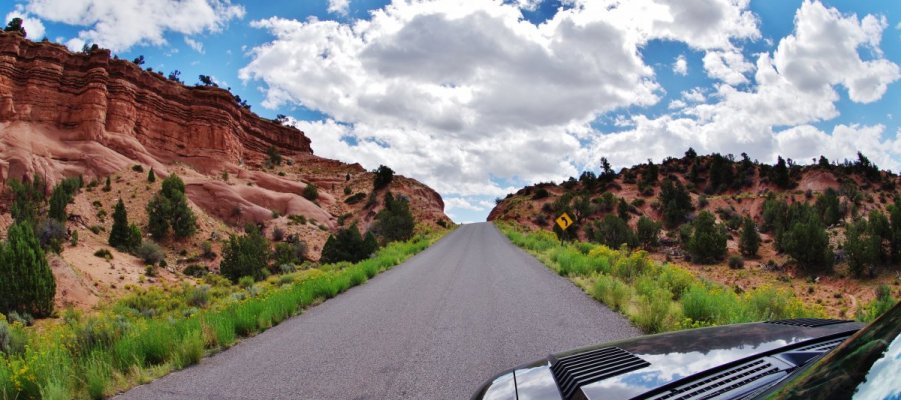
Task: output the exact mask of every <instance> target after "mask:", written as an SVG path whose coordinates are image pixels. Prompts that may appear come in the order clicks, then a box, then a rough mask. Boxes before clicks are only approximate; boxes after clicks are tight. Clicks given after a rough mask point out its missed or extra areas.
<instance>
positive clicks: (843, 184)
mask: <svg viewBox="0 0 901 400" xmlns="http://www.w3.org/2000/svg"><path fill="white" fill-rule="evenodd" d="M898 183H901V177H899V176H898V175H896V174H894V173H892V172H891V171H880V170H879V168H878V167H877V166H876V165H875V164H874V163H873V162H871V161H870V160H869V159H868V158H867V157H866V156H865V155H863V154H862V153H858V154H857V159H856V160H844V161H841V162H836V161H832V162H830V161H829V160H827V159H826V158H825V157H820V158H819V159H818V160H813V163H812V164H810V165H801V164H798V163H797V162H795V161H793V160H791V159H785V158H782V157H778V158H777V161H776V163H775V164H774V165H768V164H766V163H761V162H759V161H757V160H752V159H751V158H750V157H749V156H748V155H747V154H742V155H741V156H740V157H735V156H733V155H731V154H727V155H721V154H717V153H713V154H710V155H705V156H701V155H698V154H697V153H696V152H695V151H694V150H693V149H688V151H686V152H685V155H684V157H682V158H672V157H670V158H667V159H665V160H663V162H662V163H657V164H655V163H654V162H653V161H652V160H648V162H647V163H642V164H639V165H636V166H633V167H630V168H623V169H622V170H621V171H619V172H615V171H613V170H612V168H611V167H610V163H609V162H608V161H607V160H606V159H604V158H601V160H600V173H598V174H596V173H595V172H594V171H591V170H588V171H585V172H583V173H582V174H581V175H580V176H579V177H578V178H575V177H570V178H569V179H568V180H565V181H563V182H561V183H559V184H555V183H553V182H544V183H538V184H535V185H532V186H527V187H525V188H523V189H521V190H519V191H517V192H516V193H511V194H509V195H508V196H507V197H506V198H505V199H498V200H499V201H498V206H497V207H496V208H495V209H494V210H493V211H492V214H491V215H492V218H493V219H494V220H499V221H510V222H515V223H517V224H520V225H523V226H527V227H532V228H539V229H544V230H547V231H552V232H554V233H555V234H556V236H557V238H558V239H562V240H582V241H586V242H592V243H596V244H601V245H605V246H607V247H608V248H611V249H619V248H621V247H622V246H627V247H628V248H630V249H637V248H641V249H643V250H645V251H648V252H650V253H651V254H652V255H653V258H654V259H657V260H664V259H665V260H666V261H674V262H681V263H683V264H682V265H684V266H685V267H686V268H687V269H689V270H691V271H693V272H694V273H695V274H699V276H703V277H706V278H709V279H711V280H715V281H716V282H719V283H720V284H722V285H725V286H726V287H735V288H737V290H739V291H743V290H745V289H747V288H750V287H759V286H764V285H774V286H777V287H779V288H785V289H786V290H791V291H792V292H793V294H794V296H795V297H796V298H798V299H800V300H801V301H803V302H804V303H806V304H813V303H816V304H817V305H822V306H823V307H824V309H825V312H826V314H827V315H830V316H835V317H840V318H849V317H854V316H857V315H859V314H867V313H869V311H866V310H865V308H866V306H867V304H869V303H873V301H874V296H873V294H874V293H875V294H876V296H875V298H876V299H879V298H882V299H889V298H898V297H899V296H901V289H899V288H901V192H899V191H898V190H897V184H898ZM801 188H804V189H801ZM563 213H566V214H568V215H569V216H571V217H572V219H573V222H574V223H573V225H572V226H570V227H569V228H568V229H567V230H566V231H565V232H564V231H562V230H561V229H560V228H559V227H558V226H556V224H554V220H555V218H557V217H558V216H560V215H561V214H563ZM777 280H778V281H777ZM783 283H786V284H787V285H783ZM886 296H888V297H886Z"/></svg>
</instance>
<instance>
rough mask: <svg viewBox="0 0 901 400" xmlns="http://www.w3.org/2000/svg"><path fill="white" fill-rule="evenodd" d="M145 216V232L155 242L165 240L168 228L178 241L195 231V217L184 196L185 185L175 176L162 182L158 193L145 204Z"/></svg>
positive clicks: (170, 176)
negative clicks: (146, 231)
mask: <svg viewBox="0 0 901 400" xmlns="http://www.w3.org/2000/svg"><path fill="white" fill-rule="evenodd" d="M147 215H148V218H149V219H148V222H147V230H148V231H149V232H150V235H151V236H153V238H154V239H156V240H163V239H165V238H166V236H167V235H168V233H169V229H170V227H171V228H172V231H173V233H174V234H175V237H176V238H178V239H183V238H186V237H188V236H191V235H193V234H194V232H195V231H196V230H197V221H196V217H195V216H194V212H193V211H191V207H189V206H188V200H187V197H186V196H185V184H184V182H183V181H182V180H181V178H179V177H178V175H175V174H171V175H169V176H168V177H166V179H164V180H163V184H162V187H161V188H160V191H159V192H157V193H156V194H155V195H154V196H153V198H151V199H150V202H148V203H147Z"/></svg>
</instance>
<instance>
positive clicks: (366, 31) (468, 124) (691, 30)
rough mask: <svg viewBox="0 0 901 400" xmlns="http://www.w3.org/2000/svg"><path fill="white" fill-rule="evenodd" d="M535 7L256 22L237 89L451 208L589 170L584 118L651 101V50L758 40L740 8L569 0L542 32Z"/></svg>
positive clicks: (407, 10)
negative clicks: (435, 194) (646, 56)
mask: <svg viewBox="0 0 901 400" xmlns="http://www.w3.org/2000/svg"><path fill="white" fill-rule="evenodd" d="M530 4H533V2H526V3H524V2H521V1H516V2H510V1H501V0H491V1H488V0H486V1H478V2H475V1H463V0H437V1H422V2H420V1H415V2H410V1H402V0H396V1H393V2H392V3H391V4H389V5H387V6H386V7H384V8H382V9H379V10H375V11H373V12H372V13H371V17H370V18H369V19H366V20H355V21H350V22H347V23H343V22H338V21H331V20H318V19H308V20H304V21H298V20H291V19H284V18H278V17H274V18H269V19H265V20H259V21H254V22H253V25H254V26H256V27H258V28H261V29H265V30H267V31H269V32H270V33H271V34H272V36H273V39H272V40H271V41H270V42H268V43H264V44H261V45H258V46H256V47H255V48H253V49H252V50H251V51H250V54H251V57H252V60H251V61H250V62H249V64H248V65H247V66H246V67H244V68H243V69H242V70H241V71H240V77H241V78H242V79H244V80H245V81H261V82H263V83H264V84H265V94H266V97H265V101H264V106H265V107H269V108H274V107H279V106H288V105H294V104H301V105H303V106H305V107H308V108H311V109H315V110H318V111H321V112H323V113H325V114H327V115H328V116H329V117H330V118H331V119H330V120H327V121H323V122H300V123H299V124H300V127H301V129H302V130H304V131H305V132H306V133H307V134H308V135H309V136H310V137H311V138H312V139H313V146H314V149H315V150H316V152H317V154H322V155H326V156H330V157H336V158H339V159H346V160H354V161H357V160H359V161H360V162H361V163H362V164H363V165H364V166H366V167H367V168H374V167H375V166H377V165H378V164H379V163H384V164H389V165H391V166H392V168H394V169H395V170H397V171H398V172H399V173H402V174H405V175H410V176H414V177H416V178H418V179H420V180H422V181H424V182H425V183H427V184H428V185H430V186H432V187H434V188H436V189H437V190H438V191H439V192H441V193H442V194H443V195H445V197H446V198H458V197H460V198H462V197H465V196H473V195H489V196H502V195H503V194H505V193H507V192H508V191H509V190H511V189H512V188H509V187H504V186H505V185H501V184H499V183H497V182H499V181H504V182H511V181H512V182H516V181H519V180H521V181H525V182H534V181H541V180H556V179H560V178H561V177H566V176H570V175H578V173H579V172H580V170H581V169H582V168H583V167H584V165H585V164H587V163H590V164H591V165H592V166H593V165H594V164H596V160H593V159H592V158H594V157H595V156H596V154H591V153H589V151H588V149H587V148H586V147H585V146H584V143H585V141H590V140H591V138H592V137H593V136H596V135H597V132H595V131H594V130H593V129H592V128H591V127H590V125H589V124H590V123H591V122H592V121H594V120H595V119H597V118H598V117H599V116H601V115H604V114H605V113H608V112H611V111H614V110H617V109H623V108H625V107H630V106H649V105H653V104H656V103H657V102H658V101H659V99H660V97H661V95H662V90H661V87H660V85H659V84H658V83H657V82H656V80H655V77H654V72H653V69H652V68H650V67H649V66H648V65H647V64H646V63H645V62H644V60H643V58H642V56H641V51H640V49H641V47H642V46H643V45H644V44H646V43H647V42H648V41H650V40H653V39H666V40H676V41H680V42H684V43H687V44H688V45H689V46H690V47H691V48H694V49H702V50H716V49H732V48H733V45H732V44H731V40H740V39H753V38H757V37H759V32H758V31H757V27H756V23H757V21H756V18H755V17H754V15H753V14H752V13H751V12H750V11H748V9H747V2H746V1H725V0H724V1H719V0H700V1H698V2H694V3H691V4H688V3H685V2H673V4H670V5H661V4H658V3H657V2H654V1H651V0H635V1H629V2H621V3H611V4H608V5H604V4H601V2H574V3H573V4H572V7H569V8H566V9H562V10H560V11H558V12H557V13H556V14H555V15H554V16H553V17H552V18H550V19H549V20H547V21H545V22H544V23H541V24H537V25H536V24H533V23H531V22H529V21H527V20H525V19H524V18H523V15H522V8H521V7H526V6H529V5H530ZM536 4H537V3H536ZM342 137H344V138H345V140H341V138H342ZM348 138H350V139H352V140H347V139H348ZM350 143H355V144H350Z"/></svg>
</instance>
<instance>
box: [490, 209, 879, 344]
mask: <svg viewBox="0 0 901 400" xmlns="http://www.w3.org/2000/svg"><path fill="white" fill-rule="evenodd" d="M497 226H498V228H500V230H501V231H502V232H504V234H505V235H507V237H508V238H509V239H510V241H511V242H513V244H515V245H517V246H519V247H522V248H523V249H525V250H527V251H529V252H530V253H531V254H533V255H534V256H535V257H536V258H538V259H539V260H540V261H541V262H543V263H544V264H545V265H546V266H547V267H548V268H550V269H551V270H553V271H554V272H556V273H558V274H560V275H561V276H565V277H567V278H569V279H570V280H571V281H573V282H574V283H576V284H577V285H579V286H580V287H582V289H583V290H585V291H586V292H587V293H588V294H590V295H591V296H592V297H593V298H594V299H596V300H598V301H600V302H602V303H604V304H606V305H608V306H609V307H610V308H611V309H613V310H615V311H618V312H620V313H622V314H623V315H624V316H626V317H627V318H629V320H630V321H632V323H633V324H635V325H636V326H637V327H639V328H640V329H642V330H643V331H645V332H647V333H657V332H666V331H672V330H678V329H685V328H694V327H702V326H713V325H723V324H731V323H741V322H752V321H762V320H767V319H782V318H798V317H821V316H823V315H824V311H823V309H822V308H821V307H819V306H806V305H804V304H802V303H801V301H800V300H798V299H797V298H795V297H794V296H793V295H792V294H790V293H789V292H787V291H782V290H777V289H775V288H772V287H762V288H757V289H755V290H751V291H748V292H745V293H742V294H738V293H735V292H734V291H733V290H732V289H730V288H728V287H725V286H722V285H718V284H714V283H711V282H706V281H703V280H701V279H699V278H698V277H696V276H694V275H693V274H692V273H691V272H689V271H688V270H686V269H684V268H681V267H679V266H675V265H671V264H668V263H659V262H655V261H653V260H651V259H650V258H649V257H648V254H647V253H646V252H644V251H630V250H629V249H625V248H624V249H620V250H613V249H610V248H607V247H605V246H602V245H594V244H590V243H561V242H560V240H558V239H557V238H556V237H555V236H554V235H553V234H552V233H550V232H546V231H536V232H527V231H524V230H523V229H522V228H521V227H519V226H515V225H512V224H508V223H498V224H497ZM875 308H878V306H877V307H875Z"/></svg>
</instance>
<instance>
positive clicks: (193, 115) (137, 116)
mask: <svg viewBox="0 0 901 400" xmlns="http://www.w3.org/2000/svg"><path fill="white" fill-rule="evenodd" d="M15 122H27V123H30V124H40V125H45V126H48V127H51V128H55V129H57V130H59V138H60V139H65V140H68V141H73V140H76V141H96V142H98V143H101V144H103V145H106V146H107V147H110V148H112V149H113V150H116V151H117V152H120V153H122V154H124V155H126V156H128V157H129V158H135V159H139V158H140V155H141V154H140V153H145V152H146V153H148V154H149V155H150V156H152V157H153V158H154V159H156V160H158V161H161V162H163V163H169V162H176V161H179V162H184V163H186V164H189V165H191V166H192V167H194V168H195V169H197V170H200V171H214V170H218V169H221V167H222V165H223V164H224V163H240V162H241V161H242V160H245V159H248V158H253V157H255V156H258V155H261V154H263V153H264V152H265V151H266V149H267V148H268V147H269V146H270V145H274V146H275V147H276V148H278V149H279V151H280V152H281V153H282V154H283V155H286V156H291V155H294V154H299V153H309V154H311V153H312V150H311V148H310V140H309V139H308V138H307V137H306V136H304V134H303V132H301V131H299V130H297V129H295V128H292V127H286V126H282V125H281V124H279V123H277V122H275V121H270V120H267V119H264V118H260V117H258V116H256V115H255V114H253V113H251V112H250V111H249V110H247V109H245V108H243V107H241V106H240V105H239V104H238V103H237V102H236V101H235V99H234V98H233V97H232V95H231V94H230V93H228V92H227V91H225V90H223V89H219V88H212V87H188V86H184V85H181V84H179V83H177V82H173V81H170V80H168V79H166V78H165V77H164V76H162V75H161V74H159V73H154V72H148V71H144V70H142V69H141V68H140V67H139V66H137V65H135V64H133V63H131V62H129V61H126V60H117V59H112V58H110V53H109V51H108V50H103V49H101V50H97V51H94V52H92V53H90V54H74V53H70V52H69V51H68V50H67V49H66V48H65V47H64V46H62V45H58V44H53V43H35V42H32V41H29V40H26V39H24V38H22V37H21V36H19V35H12V34H0V123H7V124H10V123H15ZM4 175H8V174H4Z"/></svg>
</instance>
